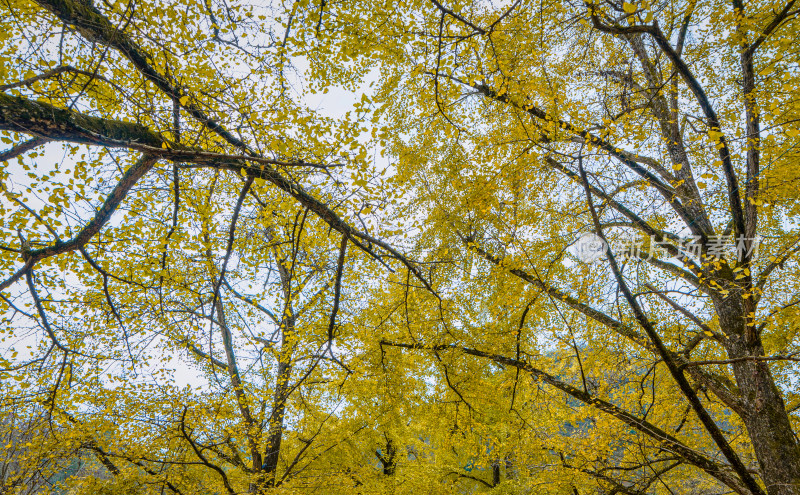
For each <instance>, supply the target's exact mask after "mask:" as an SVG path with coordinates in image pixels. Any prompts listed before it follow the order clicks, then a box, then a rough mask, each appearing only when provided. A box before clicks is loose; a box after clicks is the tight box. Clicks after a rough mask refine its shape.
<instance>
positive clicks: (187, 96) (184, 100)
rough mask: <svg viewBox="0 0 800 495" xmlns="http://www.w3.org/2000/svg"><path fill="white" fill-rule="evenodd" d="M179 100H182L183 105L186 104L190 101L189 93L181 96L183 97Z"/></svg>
mask: <svg viewBox="0 0 800 495" xmlns="http://www.w3.org/2000/svg"><path fill="white" fill-rule="evenodd" d="M178 101H179V102H180V104H181V105H186V104H187V103H189V95H185V96H181V98H180V99H179V100H178Z"/></svg>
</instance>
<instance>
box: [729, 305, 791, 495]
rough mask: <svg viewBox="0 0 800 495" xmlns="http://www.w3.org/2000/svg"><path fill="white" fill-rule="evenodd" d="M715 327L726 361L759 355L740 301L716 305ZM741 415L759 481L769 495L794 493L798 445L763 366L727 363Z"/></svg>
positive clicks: (748, 362)
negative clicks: (721, 333) (743, 410)
mask: <svg viewBox="0 0 800 495" xmlns="http://www.w3.org/2000/svg"><path fill="white" fill-rule="evenodd" d="M716 305H717V314H718V315H719V321H720V327H721V328H722V330H723V331H725V333H726V334H727V336H728V339H727V340H726V342H725V346H726V348H727V349H726V350H727V352H728V357H729V358H730V359H737V358H744V357H753V356H763V355H764V347H763V345H762V342H761V336H760V335H758V334H757V333H756V332H752V333H753V334H754V335H752V336H750V337H749V338H747V337H746V336H747V332H746V330H747V329H746V326H745V318H744V308H745V305H744V304H743V301H742V299H741V298H738V297H735V296H731V297H729V298H727V299H725V300H722V301H719V300H718V301H716ZM732 367H733V373H734V376H735V377H736V385H737V386H738V387H739V391H740V393H741V396H742V399H743V400H744V401H745V402H746V404H747V407H746V413H745V414H744V415H743V416H742V421H744V424H745V426H746V428H747V432H748V435H749V436H750V440H751V442H752V445H753V449H754V450H755V454H756V458H757V459H758V463H759V469H760V472H761V479H762V480H763V481H764V483H765V485H766V487H767V493H769V494H770V495H800V444H798V441H797V438H796V436H795V434H794V431H793V430H792V425H791V422H790V420H789V415H788V413H787V412H786V405H785V404H784V402H783V397H782V396H781V394H780V391H779V390H778V388H777V386H776V385H775V380H774V378H773V377H772V373H771V372H770V370H769V366H768V365H767V363H766V362H764V361H754V360H752V359H751V360H743V361H738V362H735V363H733V364H732Z"/></svg>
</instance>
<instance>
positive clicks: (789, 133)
mask: <svg viewBox="0 0 800 495" xmlns="http://www.w3.org/2000/svg"><path fill="white" fill-rule="evenodd" d="M798 134H800V130H797V129H789V130H788V131H786V135H787V136H789V137H797V135H798Z"/></svg>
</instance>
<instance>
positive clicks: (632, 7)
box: [622, 2, 636, 14]
mask: <svg viewBox="0 0 800 495" xmlns="http://www.w3.org/2000/svg"><path fill="white" fill-rule="evenodd" d="M622 10H624V11H625V13H627V14H633V13H634V12H636V5H634V4H632V3H628V2H624V3H623V4H622Z"/></svg>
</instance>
